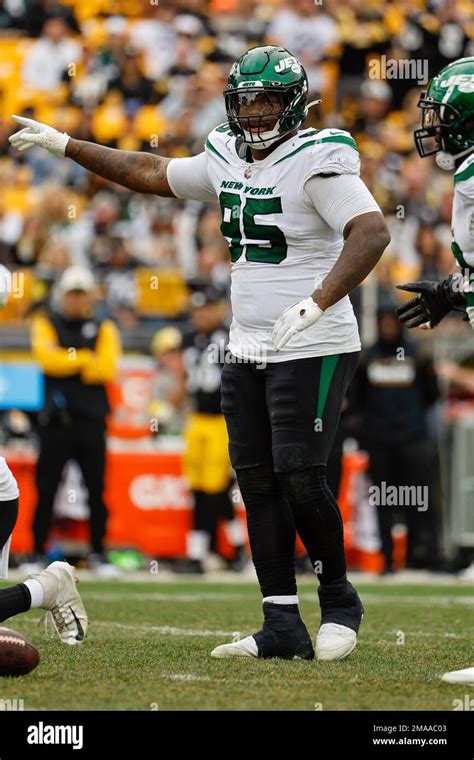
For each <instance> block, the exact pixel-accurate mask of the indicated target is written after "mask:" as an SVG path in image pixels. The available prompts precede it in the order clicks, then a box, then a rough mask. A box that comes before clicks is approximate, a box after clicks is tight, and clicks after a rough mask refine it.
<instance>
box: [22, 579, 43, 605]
mask: <svg viewBox="0 0 474 760" xmlns="http://www.w3.org/2000/svg"><path fill="white" fill-rule="evenodd" d="M23 585H24V586H27V588H28V590H29V592H30V594H31V607H30V609H31V610H32V609H35V608H36V607H41V605H42V604H43V599H44V589H43V586H42V585H41V583H40V582H39V581H37V580H36V578H29V579H28V580H27V581H23Z"/></svg>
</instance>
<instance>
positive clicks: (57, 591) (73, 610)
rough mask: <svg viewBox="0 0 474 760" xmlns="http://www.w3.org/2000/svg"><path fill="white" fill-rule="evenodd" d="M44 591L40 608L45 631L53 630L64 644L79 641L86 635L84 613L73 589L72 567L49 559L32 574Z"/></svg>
mask: <svg viewBox="0 0 474 760" xmlns="http://www.w3.org/2000/svg"><path fill="white" fill-rule="evenodd" d="M32 577H33V578H35V580H37V581H38V582H39V583H41V585H42V587H43V591H44V598H43V603H42V605H41V606H42V608H43V609H44V610H46V612H45V614H44V615H43V617H42V619H41V622H43V621H44V624H45V630H46V634H47V635H48V636H50V638H52V637H53V636H54V634H55V633H57V635H58V636H59V638H60V639H61V641H62V642H63V644H70V645H74V644H79V643H80V642H82V641H84V639H85V637H86V634H87V624H88V619H87V613H86V611H85V609H84V605H83V603H82V599H81V597H80V596H79V593H78V591H77V588H76V581H77V579H76V577H75V575H74V568H73V567H72V566H71V565H69V564H68V563H67V562H52V563H51V564H50V565H48V567H47V568H46V569H45V570H42V571H41V572H40V573H37V574H35V575H33V576H32Z"/></svg>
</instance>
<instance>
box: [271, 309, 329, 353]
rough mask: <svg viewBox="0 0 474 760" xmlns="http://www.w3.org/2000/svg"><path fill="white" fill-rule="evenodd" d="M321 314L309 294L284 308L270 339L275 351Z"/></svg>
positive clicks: (315, 320)
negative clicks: (307, 296)
mask: <svg viewBox="0 0 474 760" xmlns="http://www.w3.org/2000/svg"><path fill="white" fill-rule="evenodd" d="M323 314H324V312H323V311H322V309H320V308H319V306H318V304H317V303H315V302H314V301H313V299H312V298H311V296H310V297H309V298H304V299H303V300H302V301H300V302H299V303H297V304H295V305H294V306H289V307H288V308H287V309H285V311H284V312H283V314H282V315H281V316H280V317H279V318H278V319H277V321H276V322H275V327H274V328H273V333H272V340H273V345H274V347H275V351H280V349H282V348H283V346H286V344H287V343H288V341H289V340H290V338H292V337H293V335H295V334H296V333H298V332H301V330H306V328H307V327H311V325H314V323H315V322H317V321H318V319H320V317H322V315H323Z"/></svg>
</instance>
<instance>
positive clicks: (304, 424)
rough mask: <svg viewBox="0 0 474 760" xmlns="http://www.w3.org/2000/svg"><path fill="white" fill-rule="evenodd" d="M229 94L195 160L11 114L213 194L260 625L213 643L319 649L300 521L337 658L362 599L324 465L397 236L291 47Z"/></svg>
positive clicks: (22, 139)
mask: <svg viewBox="0 0 474 760" xmlns="http://www.w3.org/2000/svg"><path fill="white" fill-rule="evenodd" d="M224 97H225V104H226V110H227V117H228V121H227V122H226V123H225V124H222V125H220V126H219V127H217V128H216V129H214V130H213V131H212V132H211V133H210V135H209V137H208V139H207V140H206V144H205V150H204V151H203V152H202V153H200V154H199V155H197V156H195V157H192V158H179V159H171V160H170V159H166V158H162V157H160V156H156V155H153V154H148V153H140V152H136V153H134V152H128V151H120V150H114V149H110V148H105V147H102V146H100V145H96V144H93V143H90V142H84V141H81V140H76V139H73V138H70V137H69V136H68V135H67V134H62V133H60V132H58V131H56V130H55V129H53V128H51V127H49V126H46V125H44V124H40V123H38V122H36V121H33V120H31V119H25V118H23V117H14V119H15V121H16V122H17V123H18V124H20V125H21V127H22V129H21V130H20V131H19V132H17V133H16V134H14V135H12V136H11V137H10V141H11V143H12V145H14V146H15V147H17V148H18V149H20V150H25V149H29V148H31V147H32V146H38V145H39V146H42V147H43V148H46V150H48V151H50V152H51V153H53V154H55V155H58V156H64V155H65V156H68V157H69V158H72V159H74V160H75V161H76V162H77V163H79V164H80V165H81V166H83V167H85V168H86V169H89V170H90V171H93V172H95V173H96V174H99V175H100V176H102V177H105V178H106V179H109V180H112V181H114V182H118V183H119V184H122V185H124V186H125V187H127V188H129V189H131V190H136V191H137V192H140V193H152V194H156V195H161V196H165V197H176V198H181V199H190V200H191V199H192V200H200V201H218V202H219V204H220V207H221V212H222V225H221V230H222V234H223V235H224V237H225V238H226V240H227V241H228V243H229V247H230V253H231V260H232V292H231V302H232V312H233V321H232V324H231V327H230V337H229V350H230V354H231V356H232V361H229V362H227V363H226V364H225V366H224V369H223V372H222V381H221V396H222V400H221V405H222V406H221V408H222V412H223V413H224V415H225V418H226V425H227V430H228V436H229V454H230V459H231V463H232V465H233V467H234V469H235V471H236V474H237V479H238V484H239V487H240V491H241V494H242V497H243V501H244V504H245V508H246V513H247V525H248V532H249V540H250V546H251V552H252V559H253V562H254V565H255V569H256V572H257V576H258V580H259V584H260V589H261V592H262V596H263V613H264V623H263V626H262V628H261V630H259V631H258V632H257V633H255V634H253V635H252V636H248V637H246V638H244V639H242V640H241V641H239V642H235V643H230V644H223V645H221V646H218V647H217V648H216V649H214V651H213V652H212V654H213V655H214V656H216V657H227V656H245V657H264V658H265V657H281V658H285V659H293V658H295V657H299V658H305V659H312V658H313V657H314V648H313V643H312V641H311V637H310V635H309V633H308V631H307V629H306V626H305V624H304V622H303V620H302V619H301V616H300V613H299V608H298V595H297V588H296V579H295V567H294V541H295V529H296V531H298V533H299V535H300V537H301V539H302V541H303V543H304V545H305V548H306V550H307V553H308V555H309V557H310V559H311V562H312V563H313V566H314V570H315V573H316V574H317V576H318V578H319V581H320V586H319V602H320V606H321V626H320V629H319V632H318V635H317V640H316V653H317V656H318V658H319V659H323V660H329V659H338V658H341V657H345V656H347V655H348V654H349V653H350V652H351V651H352V650H353V649H354V647H355V645H356V641H357V633H358V629H359V625H360V622H361V619H362V615H363V607H362V603H361V601H360V599H359V596H358V594H357V592H356V590H355V589H354V587H353V586H352V585H351V583H350V582H349V581H348V579H347V576H346V560H345V553H344V539H343V524H342V520H341V515H340V511H339V508H338V505H337V502H336V500H335V498H334V497H333V495H332V493H331V491H330V489H329V487H328V484H327V479H326V464H327V459H328V455H329V452H330V450H331V446H332V442H333V439H334V434H335V431H336V428H337V425H338V420H339V414H340V408H341V402H342V399H343V397H344V394H345V392H346V389H347V386H348V384H349V382H350V380H351V378H352V375H353V373H354V370H355V367H356V364H357V359H358V355H359V352H360V339H359V334H358V329H357V322H356V319H355V316H354V313H353V310H352V306H351V303H350V300H349V297H348V293H350V291H351V290H352V289H353V288H355V287H356V286H357V285H358V284H359V283H360V282H362V281H363V280H364V279H365V277H366V276H367V275H368V274H369V272H370V271H371V270H372V269H373V267H374V266H375V264H376V263H377V261H378V260H379V258H380V257H381V255H382V253H383V251H384V249H385V247H386V246H387V244H388V242H389V233H388V230H387V226H386V224H385V220H384V218H383V216H382V213H381V211H380V208H379V206H378V205H377V203H376V201H375V200H374V198H373V196H372V195H371V193H370V192H369V191H368V189H367V187H366V186H365V185H364V183H363V182H362V180H361V179H360V176H359V170H360V163H359V155H358V152H357V148H356V144H355V141H354V140H353V138H352V137H351V136H350V134H348V133H347V132H345V131H343V130H339V129H323V130H320V131H318V130H316V129H302V127H303V123H304V121H305V118H306V115H307V112H308V108H309V106H310V105H313V104H309V105H308V103H307V98H308V80H307V76H306V72H305V70H304V68H303V66H302V65H301V63H300V62H299V61H298V59H297V58H295V57H294V56H292V55H291V53H290V52H288V50H285V49H284V48H281V47H276V46H264V47H257V48H254V49H251V50H249V51H248V52H247V53H246V54H245V55H243V56H242V58H240V59H239V61H237V62H236V63H235V64H234V65H233V67H232V69H231V72H230V75H229V80H228V86H227V88H226V90H225V92H224ZM318 102H319V101H318Z"/></svg>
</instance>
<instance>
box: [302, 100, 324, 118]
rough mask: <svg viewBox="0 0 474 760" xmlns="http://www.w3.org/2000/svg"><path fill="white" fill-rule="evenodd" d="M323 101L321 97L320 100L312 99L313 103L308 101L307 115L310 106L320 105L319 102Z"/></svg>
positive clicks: (305, 112)
mask: <svg viewBox="0 0 474 760" xmlns="http://www.w3.org/2000/svg"><path fill="white" fill-rule="evenodd" d="M322 102H323V101H322V100H321V99H319V100H312V101H311V103H308V105H307V106H306V108H305V110H304V114H305V116H307V115H308V111H309V109H310V108H312V107H313V106H319V104H320V103H322Z"/></svg>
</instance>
